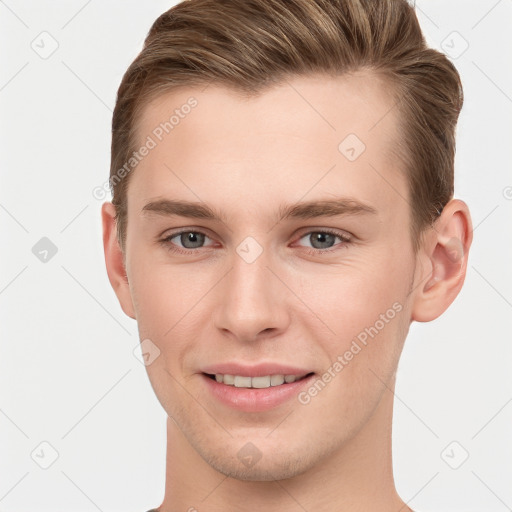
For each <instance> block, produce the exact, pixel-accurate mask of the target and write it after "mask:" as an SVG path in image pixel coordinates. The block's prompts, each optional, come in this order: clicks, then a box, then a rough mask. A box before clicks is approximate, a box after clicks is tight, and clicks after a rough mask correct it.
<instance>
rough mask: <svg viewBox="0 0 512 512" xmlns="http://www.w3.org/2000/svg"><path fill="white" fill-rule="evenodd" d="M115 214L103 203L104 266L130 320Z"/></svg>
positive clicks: (127, 285)
mask: <svg viewBox="0 0 512 512" xmlns="http://www.w3.org/2000/svg"><path fill="white" fill-rule="evenodd" d="M115 213H116V212H115V207H114V205H113V204H112V203H110V202H105V203H103V205H102V207H101V219H102V224H103V250H104V253H105V265H106V267H107V274H108V279H109V281H110V284H111V285H112V288H113V289H114V292H115V293H116V295H117V298H118V300H119V303H120V305H121V308H122V310H123V311H124V313H125V314H126V315H128V316H129V317H130V318H133V319H135V312H134V307H133V302H132V297H131V292H130V286H129V283H128V276H127V274H126V267H125V262H124V256H123V252H122V250H121V247H120V246H119V241H118V239H117V229H116V220H115Z"/></svg>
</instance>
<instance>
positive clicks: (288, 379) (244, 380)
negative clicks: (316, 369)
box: [208, 373, 309, 389]
mask: <svg viewBox="0 0 512 512" xmlns="http://www.w3.org/2000/svg"><path fill="white" fill-rule="evenodd" d="M308 375H309V374H305V375H282V374H281V375H280V374H278V375H263V376H260V377H246V376H242V375H229V374H222V373H216V374H215V375H208V376H209V377H210V378H212V379H215V380H216V381H217V382H219V383H222V384H226V385H227V386H234V387H235V388H256V389H264V388H270V387H274V386H281V385H282V384H285V383H286V384H291V383H292V382H296V381H299V380H301V379H303V378H304V377H307V376H308Z"/></svg>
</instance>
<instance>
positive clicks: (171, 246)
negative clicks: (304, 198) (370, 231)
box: [160, 228, 352, 256]
mask: <svg viewBox="0 0 512 512" xmlns="http://www.w3.org/2000/svg"><path fill="white" fill-rule="evenodd" d="M183 233H199V234H201V235H204V236H206V237H208V235H207V234H206V233H203V232H202V231H199V230H192V229H185V230H182V231H177V232H176V233H171V234H170V235H168V236H166V237H165V238H163V239H162V240H160V243H161V244H162V245H163V246H164V247H166V248H167V249H168V250H169V251H171V252H174V253H177V254H184V255H190V254H193V253H194V252H197V250H198V249H204V247H198V248H197V249H181V248H180V247H178V246H176V245H175V244H173V243H172V242H171V239H173V238H175V237H177V236H179V235H181V234H183ZM312 233H322V234H329V235H333V236H336V237H338V238H339V239H340V240H341V243H339V244H337V245H335V246H334V247H330V248H328V249H315V248H314V247H303V248H304V249H306V253H307V254H309V255H311V256H318V255H324V254H326V253H327V254H330V253H332V252H335V251H338V250H341V249H344V248H346V247H347V245H349V244H350V243H352V240H351V239H350V237H348V236H347V235H346V234H344V233H341V232H339V231H335V230H331V229H328V228H324V229H317V230H312V231H308V232H306V233H304V234H303V235H301V237H300V238H299V240H301V239H302V238H304V237H305V236H307V235H311V234H312ZM208 238H209V237H208Z"/></svg>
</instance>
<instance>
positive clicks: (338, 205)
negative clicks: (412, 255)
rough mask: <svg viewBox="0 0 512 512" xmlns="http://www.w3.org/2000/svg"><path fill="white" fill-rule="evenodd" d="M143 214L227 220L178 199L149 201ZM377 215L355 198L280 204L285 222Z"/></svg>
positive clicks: (192, 203)
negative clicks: (340, 216)
mask: <svg viewBox="0 0 512 512" xmlns="http://www.w3.org/2000/svg"><path fill="white" fill-rule="evenodd" d="M141 213H142V214H143V215H144V214H145V213H155V214H158V215H164V216H180V217H189V218H194V219H208V220H220V221H221V222H225V221H226V217H225V215H223V214H222V212H219V211H217V210H215V209H213V208H211V207H210V206H208V205H206V204H205V203H199V202H193V201H183V200H177V199H158V200H155V201H150V202H149V203H147V204H146V205H144V207H143V208H142V210H141ZM361 214H371V215H376V214H377V210H376V209H375V208H373V207H372V206H370V205H368V204H364V203H362V202H360V201H357V200H355V199H352V198H345V197H340V198H336V199H326V200H317V201H307V202H299V203H294V204H289V205H280V206H279V208H278V216H279V219H280V220H284V219H303V220H304V219H315V218H318V217H335V216H339V215H361Z"/></svg>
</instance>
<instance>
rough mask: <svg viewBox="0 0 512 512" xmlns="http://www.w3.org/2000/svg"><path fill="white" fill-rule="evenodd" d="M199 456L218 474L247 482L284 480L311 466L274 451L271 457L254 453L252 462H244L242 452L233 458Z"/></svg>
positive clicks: (244, 455) (301, 460) (299, 459)
mask: <svg viewBox="0 0 512 512" xmlns="http://www.w3.org/2000/svg"><path fill="white" fill-rule="evenodd" d="M248 445H249V443H248ZM240 452H242V455H239V454H240ZM247 452H248V453H250V450H247ZM200 454H201V457H202V458H203V459H204V460H205V462H206V463H208V464H209V465H210V466H211V467H212V468H213V469H215V470H216V471H218V472H219V473H222V474H223V475H225V476H227V477H230V478H235V479H236V480H244V481H247V482H271V481H275V480H286V479H288V478H293V477H295V476H297V475H300V474H302V473H305V472H306V471H307V470H308V469H310V467H311V466H312V465H313V464H312V463H311V462H309V463H308V461H307V460H305V459H304V458H302V457H300V458H299V457H297V455H292V454H284V453H282V452H276V451H272V452H271V455H269V454H266V453H261V452H259V455H257V454H256V452H255V453H254V455H255V457H254V459H253V460H252V461H251V460H246V461H244V459H247V455H246V453H244V452H243V451H242V450H240V451H239V453H236V454H234V456H233V457H227V456H221V455H218V454H212V453H201V452H200ZM258 457H259V458H258Z"/></svg>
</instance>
